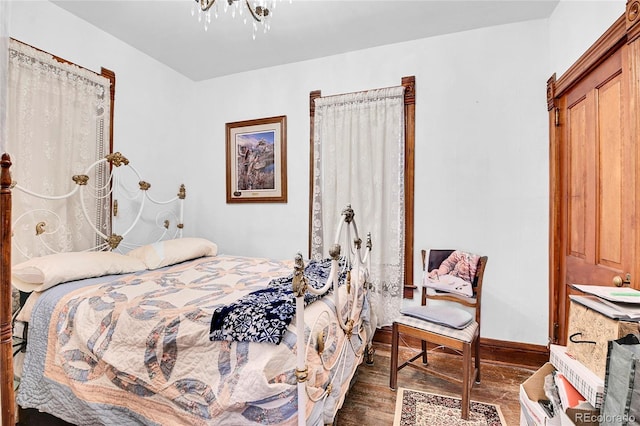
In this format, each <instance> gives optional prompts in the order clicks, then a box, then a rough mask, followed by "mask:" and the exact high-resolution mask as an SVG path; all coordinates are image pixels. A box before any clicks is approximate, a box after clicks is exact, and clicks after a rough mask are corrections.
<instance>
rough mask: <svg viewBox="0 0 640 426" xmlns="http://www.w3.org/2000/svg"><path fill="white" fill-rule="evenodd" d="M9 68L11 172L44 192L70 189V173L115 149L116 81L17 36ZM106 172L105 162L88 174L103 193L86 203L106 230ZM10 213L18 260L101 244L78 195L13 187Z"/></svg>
mask: <svg viewBox="0 0 640 426" xmlns="http://www.w3.org/2000/svg"><path fill="white" fill-rule="evenodd" d="M8 68H9V72H8V78H9V82H8V86H9V90H8V102H7V108H8V119H7V124H8V138H7V151H8V152H9V153H10V154H11V159H12V162H13V167H12V177H13V179H14V180H15V181H16V182H17V183H18V184H19V185H20V186H21V187H22V188H26V189H28V190H30V191H33V192H35V193H38V194H45V195H48V196H61V195H64V194H67V193H69V192H70V191H72V190H73V189H74V187H75V185H76V183H74V181H73V180H72V179H71V177H72V176H73V175H76V174H84V172H85V170H86V169H87V168H88V167H89V166H90V165H91V164H92V163H94V162H95V161H96V160H98V159H100V158H102V157H104V156H105V155H106V154H107V153H108V152H109V128H110V114H109V112H110V92H109V89H110V84H111V83H110V81H109V79H108V78H105V77H103V76H101V75H99V74H96V73H94V72H91V71H88V70H86V69H83V68H80V67H78V66H76V65H73V64H69V63H61V62H60V61H58V60H56V59H55V58H53V56H52V55H50V54H48V53H45V52H42V51H40V50H37V49H34V48H32V47H30V46H27V45H25V44H24V43H20V42H18V41H15V40H10V44H9V57H8ZM3 74H4V73H3ZM107 179H108V170H107V169H106V167H102V168H97V169H95V171H94V172H92V173H91V175H90V176H89V184H88V186H89V188H88V189H90V188H93V189H95V192H96V193H99V194H101V195H100V196H101V197H103V198H102V199H97V200H95V199H94V200H93V201H91V205H89V206H88V210H89V217H90V218H91V220H92V222H94V224H95V225H96V226H97V227H98V228H100V229H101V231H102V232H104V233H107V234H108V229H107V228H108V227H109V226H110V224H109V221H108V218H109V208H110V202H109V198H108V196H109V194H108V188H109V186H108V182H107ZM86 192H87V193H89V192H93V191H89V190H88V191H86ZM87 202H89V201H87ZM34 209H38V210H37V212H36V213H35V214H32V213H29V214H26V215H25V212H31V211H33V210H34ZM12 215H13V222H14V251H13V258H12V261H13V263H17V262H20V261H23V260H25V259H26V258H28V257H33V256H38V255H44V254H49V253H51V252H52V251H54V252H59V251H78V250H87V249H90V248H92V247H95V246H97V245H98V244H99V243H101V241H97V240H96V238H97V237H96V233H95V231H94V230H93V229H92V227H91V225H90V224H88V223H87V220H85V219H84V217H83V213H82V209H81V200H80V197H78V196H74V197H72V198H71V199H70V200H66V201H65V200H63V201H54V202H52V201H48V200H42V199H36V198H34V197H31V196H26V195H25V194H24V193H22V192H21V191H19V190H14V191H13V213H12ZM93 218H95V220H94V219H93ZM39 221H43V222H45V224H46V225H45V234H43V237H41V240H42V242H43V243H44V245H43V244H40V243H39V242H36V241H34V238H33V237H32V236H30V235H33V233H34V228H33V226H34V224H35V223H37V222H39ZM45 245H46V246H45Z"/></svg>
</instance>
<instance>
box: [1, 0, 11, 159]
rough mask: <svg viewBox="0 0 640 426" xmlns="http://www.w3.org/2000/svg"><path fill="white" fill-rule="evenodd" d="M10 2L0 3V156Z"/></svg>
mask: <svg viewBox="0 0 640 426" xmlns="http://www.w3.org/2000/svg"><path fill="white" fill-rule="evenodd" d="M10 6H11V3H10V2H6V1H0V154H2V153H4V152H5V151H6V149H7V83H8V79H7V75H8V74H9V73H8V72H7V70H8V62H7V57H8V53H9V12H10Z"/></svg>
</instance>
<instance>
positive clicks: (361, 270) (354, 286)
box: [292, 205, 373, 426]
mask: <svg viewBox="0 0 640 426" xmlns="http://www.w3.org/2000/svg"><path fill="white" fill-rule="evenodd" d="M341 215H342V216H344V218H343V220H341V221H340V222H339V226H338V229H337V231H336V235H335V240H334V244H333V245H332V246H331V248H330V250H329V256H330V258H331V272H330V273H329V277H328V278H327V281H326V282H325V283H324V285H323V286H322V287H321V288H314V287H312V286H309V285H308V281H307V279H306V277H305V276H304V261H303V258H302V254H298V255H297V256H296V258H295V263H294V273H293V284H292V286H293V294H294V296H295V298H296V312H297V313H299V312H302V313H303V315H296V334H297V348H298V349H297V354H296V355H297V359H296V366H297V367H296V378H297V381H298V425H299V426H302V425H305V424H306V418H305V413H306V412H307V410H306V408H307V401H308V395H307V388H306V382H307V378H308V374H309V372H308V367H307V365H306V359H307V351H309V350H310V344H309V343H310V341H311V338H312V336H313V334H314V330H311V332H310V333H309V338H308V339H306V338H305V318H304V306H305V304H304V296H305V294H306V293H307V292H310V293H312V294H315V295H323V294H326V293H328V292H329V291H331V290H333V292H332V294H331V297H332V298H333V303H334V308H335V313H336V318H337V321H338V324H339V326H340V328H341V329H342V330H343V331H344V333H345V335H346V336H347V339H345V341H344V344H345V345H348V342H349V341H350V339H351V336H352V335H353V334H354V333H358V332H359V330H360V328H361V326H362V317H361V315H360V312H359V311H358V307H359V304H358V300H360V299H363V298H364V296H365V294H366V292H367V291H368V290H369V269H370V262H371V260H370V253H371V249H372V247H373V244H372V242H371V234H367V242H366V245H365V249H364V250H363V248H362V240H361V239H360V237H359V236H358V227H357V226H356V222H355V219H354V216H355V214H354V211H353V209H352V208H351V206H350V205H348V206H347V207H346V208H345V209H344V210H343V211H342V213H341ZM345 225H346V226H345ZM341 241H346V244H345V245H346V250H344V252H343V250H342V245H341V244H340V242H341ZM341 258H342V259H344V261H345V264H346V265H348V269H347V274H346V282H345V284H344V285H345V286H346V300H341V296H340V293H341V292H340V291H338V286H339V275H340V265H339V261H340V259H341ZM349 305H350V306H351V309H350V310H349V311H348V314H347V316H346V318H345V317H344V314H343V311H344V309H343V308H344V307H345V306H347V307H348V306H349ZM322 346H323V341H322V337H320V338H318V347H319V348H318V351H319V352H322ZM301 348H303V349H301ZM350 349H351V350H353V348H350ZM355 355H356V358H358V359H362V358H363V357H364V358H365V359H366V361H367V363H372V362H373V361H372V356H373V350H372V349H371V343H370V342H367V344H366V347H365V349H364V350H363V351H359V353H356V354H355ZM358 365H359V362H355V363H354V364H353V371H351V372H350V377H352V376H353V374H354V373H355V368H356V367H357V366H358ZM331 392H332V385H331V384H329V386H328V387H327V389H325V392H324V394H323V395H322V396H321V398H322V397H325V396H327V395H328V394H330V393H331Z"/></svg>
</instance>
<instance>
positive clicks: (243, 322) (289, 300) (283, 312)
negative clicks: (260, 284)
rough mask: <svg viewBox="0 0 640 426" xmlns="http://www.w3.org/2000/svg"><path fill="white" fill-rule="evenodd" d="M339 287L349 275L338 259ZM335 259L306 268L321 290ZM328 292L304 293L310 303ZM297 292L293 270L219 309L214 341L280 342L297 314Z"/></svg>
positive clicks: (213, 326)
mask: <svg viewBox="0 0 640 426" xmlns="http://www.w3.org/2000/svg"><path fill="white" fill-rule="evenodd" d="M338 269H339V271H340V273H339V275H338V286H342V285H343V284H344V282H345V279H346V276H347V265H346V261H345V260H344V259H340V260H339V262H338ZM330 273H331V259H325V260H321V261H317V260H311V261H309V263H308V264H307V266H305V268H304V276H305V277H306V278H307V280H308V285H309V286H311V287H313V288H315V289H321V288H322V287H323V286H324V284H325V283H326V282H327V280H328V279H329V274H330ZM323 296H324V295H316V294H313V293H310V292H307V293H305V295H304V304H305V306H307V305H308V304H310V303H313V302H315V301H316V300H318V299H320V298H321V297H323ZM295 311H296V306H295V297H294V295H293V273H291V274H289V275H288V276H286V277H282V278H276V279H274V280H272V281H271V282H270V283H269V285H267V288H264V289H261V290H256V291H254V292H252V293H249V294H247V295H246V296H244V297H242V298H241V299H240V300H238V301H237V302H234V303H231V304H229V305H227V306H222V307H219V308H217V309H216V310H215V311H214V312H213V317H212V319H211V334H210V335H209V338H210V339H211V340H231V341H238V342H264V343H276V344H279V343H280V342H281V341H282V336H283V335H284V333H285V331H287V326H288V325H289V324H290V323H291V319H292V318H293V316H294V315H295Z"/></svg>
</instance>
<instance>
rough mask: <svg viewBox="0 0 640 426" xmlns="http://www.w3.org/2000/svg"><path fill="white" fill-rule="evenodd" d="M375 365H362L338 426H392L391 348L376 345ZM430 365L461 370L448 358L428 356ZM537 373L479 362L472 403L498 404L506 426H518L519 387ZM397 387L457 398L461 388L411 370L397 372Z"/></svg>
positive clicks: (404, 351)
mask: <svg viewBox="0 0 640 426" xmlns="http://www.w3.org/2000/svg"><path fill="white" fill-rule="evenodd" d="M374 348H375V350H376V353H375V355H374V364H373V365H372V366H370V365H366V364H362V365H361V366H360V367H359V368H358V372H357V376H356V378H355V382H354V384H353V386H352V388H351V390H350V391H349V393H348V394H347V397H346V399H345V402H344V404H343V405H342V408H341V409H340V411H339V412H338V417H337V420H336V425H337V426H362V425H380V426H383V425H392V424H393V415H394V411H395V404H396V392H395V391H392V390H391V389H390V388H389V366H390V353H391V348H390V346H389V345H388V344H384V343H375V342H374ZM408 354H409V350H408V349H406V348H405V349H401V356H402V358H401V359H404V358H405V357H406V358H409V356H407V355H408ZM429 357H430V364H432V365H442V366H443V369H445V368H446V369H449V368H450V369H452V371H454V370H453V369H455V368H460V367H458V366H459V365H460V361H461V357H459V356H457V355H451V354H440V353H434V354H433V355H432V354H430V355H429ZM536 370H537V368H536V367H530V366H527V367H521V366H518V365H510V364H506V363H496V362H490V361H488V362H484V361H481V365H480V372H481V380H482V381H481V383H480V384H476V385H474V386H473V389H472V390H471V399H472V400H473V401H479V402H487V403H491V404H497V405H499V406H500V410H501V411H502V414H503V415H504V418H505V421H506V422H507V425H509V426H511V425H515V426H517V425H519V424H520V402H519V401H518V394H519V392H520V383H522V382H523V381H525V380H526V379H527V378H528V377H529V376H530V375H531V374H533V373H534V372H535V371H536ZM398 387H405V388H410V389H415V390H423V391H427V392H433V393H438V394H442V395H450V396H455V397H460V388H459V387H458V386H456V385H454V384H451V383H449V382H447V381H444V380H441V379H438V378H436V377H432V376H428V375H426V374H423V373H421V372H419V371H417V370H414V369H412V368H404V369H402V370H400V371H399V372H398Z"/></svg>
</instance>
